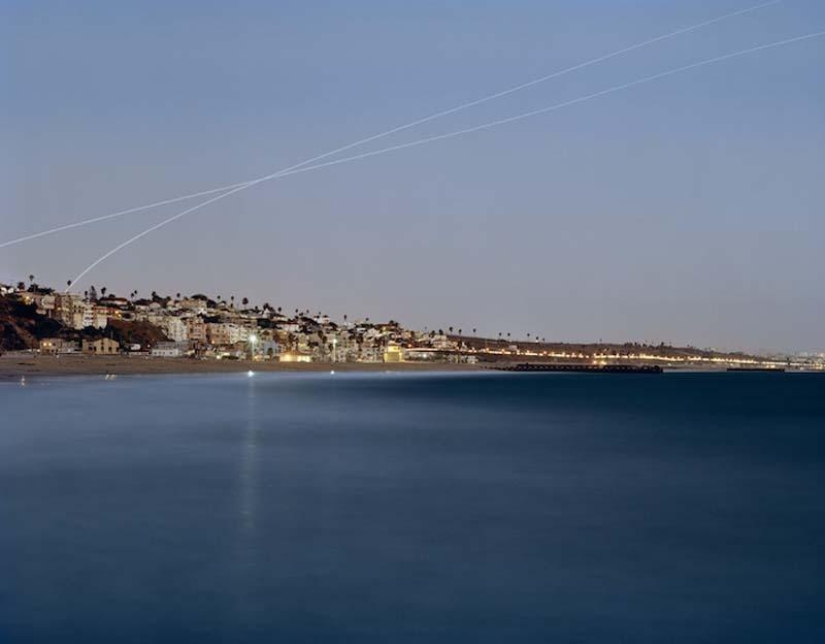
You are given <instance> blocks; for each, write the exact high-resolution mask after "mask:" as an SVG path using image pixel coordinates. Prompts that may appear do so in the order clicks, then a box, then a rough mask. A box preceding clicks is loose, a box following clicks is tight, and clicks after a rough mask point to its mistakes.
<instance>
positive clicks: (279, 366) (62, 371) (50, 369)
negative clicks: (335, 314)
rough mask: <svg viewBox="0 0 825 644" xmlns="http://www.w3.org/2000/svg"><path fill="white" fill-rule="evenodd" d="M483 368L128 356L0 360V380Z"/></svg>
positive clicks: (472, 367) (472, 368)
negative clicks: (49, 377)
mask: <svg viewBox="0 0 825 644" xmlns="http://www.w3.org/2000/svg"><path fill="white" fill-rule="evenodd" d="M482 370H484V367H482V366H479V365H473V364H465V363H460V364H457V363H449V362H393V363H384V362H275V361H253V360H192V359H191V358H149V357H128V356H70V357H67V356H61V357H59V358H57V357H54V356H42V355H41V356H37V357H35V356H31V355H27V356H21V355H5V356H2V357H0V378H3V379H7V378H19V377H21V376H106V375H118V376H126V375H163V374H172V375H174V374H199V373H202V374H212V373H246V372H247V371H255V372H262V373H263V372H271V373H323V372H329V371H336V372H342V373H343V372H365V373H370V372H373V373H377V372H386V371H394V372H424V371H438V372H478V371H482Z"/></svg>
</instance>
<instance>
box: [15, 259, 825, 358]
mask: <svg viewBox="0 0 825 644" xmlns="http://www.w3.org/2000/svg"><path fill="white" fill-rule="evenodd" d="M21 351H23V352H29V353H33V354H36V355H44V356H61V355H65V356H70V355H87V356H88V355H92V356H94V355H98V356H100V355H103V356H114V355H118V356H120V355H134V356H144V357H153V358H190V359H200V360H255V361H278V362H287V363H289V362H295V363H301V362H304V363H305V362H322V363H339V362H340V363H400V362H442V363H446V362H454V363H466V364H475V363H479V362H482V363H497V362H507V361H518V360H527V361H534V362H535V361H556V362H565V363H576V362H586V363H594V364H619V363H648V364H651V363H660V364H663V365H668V366H705V367H708V366H710V367H724V366H731V365H733V366H740V367H747V366H754V367H756V366H766V365H767V366H770V365H774V366H782V367H786V366H787V367H797V368H810V369H822V368H823V366H825V356H822V355H816V354H811V355H810V356H806V357H796V358H794V359H793V360H792V359H791V358H789V357H785V356H782V357H778V356H774V357H770V358H767V357H761V356H751V355H747V354H743V353H725V352H719V351H714V350H711V349H697V348H694V347H683V348H678V347H673V346H670V345H666V344H664V343H660V344H658V345H651V344H640V343H630V342H628V343H624V344H605V343H593V344H571V343H561V342H548V341H547V340H546V339H545V338H542V337H539V336H536V335H532V334H527V335H526V337H525V338H521V339H514V338H512V337H511V334H510V333H503V332H502V333H499V334H498V336H497V337H495V338H482V337H478V336H477V334H476V329H471V330H468V331H465V330H464V329H462V328H455V327H452V326H451V327H447V328H446V329H443V328H439V329H424V330H420V331H416V330H411V329H407V328H404V327H403V326H402V325H401V324H400V323H399V322H397V321H395V320H382V321H374V320H370V319H369V318H358V319H350V318H349V317H348V316H347V315H344V316H342V319H340V320H337V321H336V320H332V319H331V318H330V317H329V316H328V315H325V314H324V313H323V312H320V311H318V312H311V311H309V310H299V309H292V310H290V311H286V310H284V309H283V307H281V306H273V305H271V304H270V303H268V302H266V303H263V304H262V305H252V304H250V302H249V300H248V299H247V298H241V299H240V300H236V298H235V296H230V297H229V298H223V297H222V296H208V295H205V294H203V293H196V294H192V295H183V294H181V293H176V294H175V295H173V296H170V295H159V294H158V293H157V292H152V293H150V294H149V296H148V297H144V296H140V294H139V293H138V292H137V291H132V292H131V293H129V294H128V296H122V295H118V294H114V293H111V292H109V290H108V289H107V288H106V287H101V288H99V289H98V288H96V287H94V286H90V287H89V288H88V289H87V290H85V291H84V292H82V293H73V292H69V291H68V290H67V291H66V292H60V291H58V290H57V289H54V288H50V287H43V286H40V285H38V284H37V283H36V282H35V281H34V276H33V275H32V276H30V279H29V282H28V284H27V283H25V282H22V281H21V282H18V283H17V284H14V285H9V284H0V353H2V352H6V353H8V352H21Z"/></svg>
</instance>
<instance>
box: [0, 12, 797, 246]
mask: <svg viewBox="0 0 825 644" xmlns="http://www.w3.org/2000/svg"><path fill="white" fill-rule="evenodd" d="M782 1H783V0H771V1H770V2H763V3H762V4H758V5H755V6H752V7H748V8H747V9H740V10H738V11H734V12H731V13H726V14H725V15H723V16H718V17H716V18H712V19H710V20H705V21H704V22H700V23H697V24H695V25H690V26H689V27H683V28H681V29H677V30H676V31H671V32H669V33H666V34H662V35H661V36H656V37H655V38H650V39H648V40H644V41H642V42H639V43H636V44H635V45H630V46H629V47H624V48H623V49H618V50H616V51H614V52H611V53H609V54H604V55H602V56H599V57H597V58H593V59H591V60H588V61H585V62H583V63H579V64H577V65H574V66H572V67H567V68H565V69H562V70H560V71H556V72H553V73H551V74H547V75H545V76H541V77H539V78H535V79H533V80H531V81H527V82H526V83H522V84H520V85H515V86H513V87H510V88H508V89H505V90H502V91H500V92H496V93H494V94H488V95H487V96H483V97H482V98H478V99H475V100H473V101H470V102H468V103H462V104H461V105H458V106H456V107H451V108H450V109H447V110H443V111H441V112H436V113H434V114H431V115H429V116H425V117H424V118H420V119H417V120H415V121H411V122H409V123H406V124H404V125H399V126H398V127H394V128H392V129H389V130H386V131H384V132H380V133H379V134H374V135H372V136H368V137H367V138H364V139H360V140H358V141H355V142H354V143H349V144H347V145H345V146H343V147H340V148H336V149H334V150H331V151H329V152H325V153H323V154H320V155H318V156H315V157H312V158H311V159H307V160H305V161H302V162H301V163H298V164H295V165H293V166H290V167H288V168H285V169H283V170H279V171H278V172H275V173H272V174H269V175H266V176H265V177H260V178H257V179H250V180H248V181H242V182H240V183H233V184H230V185H226V186H221V187H220V188H212V189H210V190H204V191H201V192H193V193H191V194H187V195H183V196H180V197H173V198H171V199H164V200H163V201H156V202H154V203H150V204H146V205H144V206H136V207H134V208H129V209H127V210H119V211H117V212H113V213H110V214H108V215H101V216H99V217H93V218H92V219H84V220H82V221H77V222H74V223H71V224H64V225H62V226H57V227H55V228H50V229H48V230H43V231H40V232H37V233H31V234H29V235H24V236H23V237H18V238H17V239H11V240H9V241H5V242H0V248H6V247H8V246H14V245H16V244H20V243H23V242H26V241H31V240H33V239H38V238H39V237H45V236H47V235H53V234H54V233H59V232H62V231H64V230H69V229H72V228H79V227H80V226H87V225H89V224H94V223H97V222H100V221H106V220H108V219H115V218H117V217H123V216H125V215H130V214H133V213H136V212H141V211H144V210H149V209H151V208H157V207H160V206H166V205H169V204H173V203H178V202H180V201H186V200H188V199H194V198H196V197H205V196H206V195H211V194H215V193H216V192H223V191H225V190H226V191H229V190H233V191H235V190H234V189H235V188H242V187H249V186H253V185H255V184H256V183H260V182H261V181H267V180H269V179H274V178H276V177H277V176H279V175H281V174H282V173H288V172H291V171H292V170H295V169H297V168H301V167H303V166H306V165H309V164H310V163H314V162H315V161H320V160H321V159H326V158H327V157H330V156H332V155H334V154H338V153H340V152H345V151H347V150H350V149H352V148H354V147H356V146H359V145H364V144H366V143H370V142H372V141H376V140H378V139H381V138H384V137H387V136H390V135H391V134H397V133H398V132H403V131H404V130H408V129H410V128H413V127H416V126H417V125H423V124H424V123H429V122H430V121H434V120H435V119H439V118H442V117H444V116H449V115H450V114H455V113H457V112H460V111H462V110H466V109H469V108H471V107H475V106H476V105H481V104H483V103H486V102H488V101H492V100H495V99H497V98H502V97H504V96H508V95H510V94H514V93H516V92H520V91H522V90H525V89H527V88H529V87H533V86H535V85H538V84H540V83H544V82H546V81H549V80H552V79H554V78H559V77H561V76H564V75H566V74H570V73H572V72H574V71H578V70H580V69H584V68H586V67H590V66H592V65H596V64H598V63H602V62H605V61H607V60H610V59H612V58H616V57H618V56H621V55H623V54H627V53H630V52H632V51H636V50H638V49H642V48H644V47H648V46H649V45H653V44H655V43H657V42H662V41H663V40H668V39H670V38H675V37H676V36H680V35H682V34H686V33H690V32H691V31H696V30H698V29H702V28H703V27H709V26H710V25H713V24H716V23H719V22H722V21H724V20H729V19H731V18H735V17H737V16H742V15H745V14H748V13H753V12H755V11H758V10H760V9H764V8H766V7H770V6H772V5H776V4H780V3H781V2H782ZM206 203H212V202H211V201H209V202H206Z"/></svg>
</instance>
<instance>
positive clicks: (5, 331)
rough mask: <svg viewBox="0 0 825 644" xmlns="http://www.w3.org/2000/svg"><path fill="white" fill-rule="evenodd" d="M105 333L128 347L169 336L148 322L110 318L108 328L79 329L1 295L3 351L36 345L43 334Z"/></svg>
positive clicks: (92, 336) (76, 337) (81, 336)
mask: <svg viewBox="0 0 825 644" xmlns="http://www.w3.org/2000/svg"><path fill="white" fill-rule="evenodd" d="M104 337H105V338H112V339H113V340H117V341H118V342H119V343H120V344H121V346H124V347H127V346H129V345H131V344H139V345H141V346H142V347H144V348H145V347H151V346H154V345H155V344H157V343H158V342H163V341H164V340H166V339H167V338H166V336H165V335H164V334H163V331H161V330H160V329H159V328H157V327H156V326H154V325H152V324H149V323H148V322H124V321H122V320H110V321H109V325H108V326H107V327H106V328H105V329H93V328H86V329H82V330H79V331H78V330H75V329H70V328H67V327H66V326H64V325H63V324H61V323H60V322H58V321H57V320H53V319H51V318H48V317H46V316H44V315H40V314H39V313H37V310H36V307H35V306H34V305H33V304H32V305H29V304H23V302H21V301H19V300H16V299H13V298H7V297H3V298H0V351H23V350H26V349H35V348H37V347H39V345H40V340H42V339H43V338H63V339H64V340H73V341H75V342H79V341H81V340H97V339H99V338H104Z"/></svg>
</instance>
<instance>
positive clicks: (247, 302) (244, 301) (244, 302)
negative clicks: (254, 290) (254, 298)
mask: <svg viewBox="0 0 825 644" xmlns="http://www.w3.org/2000/svg"><path fill="white" fill-rule="evenodd" d="M241 302H242V303H243V305H244V306H246V305H247V304H249V298H248V297H245V298H244V299H243V300H241Z"/></svg>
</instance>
